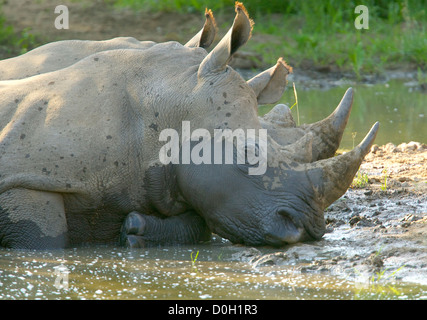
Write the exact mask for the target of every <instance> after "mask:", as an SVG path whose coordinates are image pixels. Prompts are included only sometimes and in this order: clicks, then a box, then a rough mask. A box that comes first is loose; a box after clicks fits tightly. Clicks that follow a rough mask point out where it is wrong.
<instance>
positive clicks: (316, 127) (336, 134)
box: [301, 88, 353, 160]
mask: <svg viewBox="0 0 427 320" xmlns="http://www.w3.org/2000/svg"><path fill="white" fill-rule="evenodd" d="M352 105H353V88H348V89H347V91H346V92H345V94H344V96H343V98H342V99H341V101H340V103H339V104H338V106H337V107H336V109H335V110H334V112H332V113H331V114H330V115H329V116H328V117H327V118H326V119H323V120H321V121H318V122H315V123H312V124H309V125H302V126H301V128H303V129H304V130H306V131H311V132H313V133H314V134H315V136H316V137H317V139H315V142H314V145H315V146H316V149H313V153H314V154H313V158H314V159H319V160H320V159H327V158H330V157H332V156H334V154H335V152H336V151H337V149H338V147H339V145H340V142H341V138H342V135H343V133H344V129H345V127H346V125H347V122H348V119H349V117H350V112H351V107H352Z"/></svg>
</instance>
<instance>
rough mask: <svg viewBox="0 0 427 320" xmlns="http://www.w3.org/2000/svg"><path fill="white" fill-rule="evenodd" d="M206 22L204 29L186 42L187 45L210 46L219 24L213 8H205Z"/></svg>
mask: <svg viewBox="0 0 427 320" xmlns="http://www.w3.org/2000/svg"><path fill="white" fill-rule="evenodd" d="M205 17H206V20H205V24H204V25H203V28H202V30H200V31H199V32H198V33H197V34H196V35H195V36H194V37H193V38H191V39H190V40H189V41H188V42H187V43H186V44H185V46H186V47H193V48H195V47H201V48H205V49H207V48H209V46H210V45H211V44H212V42H213V41H214V40H215V36H216V31H217V26H216V22H215V18H214V16H213V13H212V10H208V9H207V8H206V10H205Z"/></svg>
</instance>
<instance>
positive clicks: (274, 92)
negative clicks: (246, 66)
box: [248, 58, 292, 104]
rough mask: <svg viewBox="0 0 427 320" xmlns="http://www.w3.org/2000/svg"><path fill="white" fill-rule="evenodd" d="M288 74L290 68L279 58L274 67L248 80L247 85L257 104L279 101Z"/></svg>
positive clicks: (290, 71) (290, 70)
mask: <svg viewBox="0 0 427 320" xmlns="http://www.w3.org/2000/svg"><path fill="white" fill-rule="evenodd" d="M289 73H292V67H290V66H289V65H287V64H286V62H285V61H284V60H283V59H282V58H280V59H279V60H277V63H276V65H275V66H274V67H271V68H270V69H267V70H265V71H264V72H261V73H260V74H258V75H256V76H255V77H253V78H252V79H250V80H248V84H249V85H250V86H251V87H252V89H253V90H254V91H255V94H256V96H257V99H258V104H267V103H276V102H277V101H279V100H280V98H281V97H282V95H283V92H284V91H285V88H286V85H287V83H288V80H287V79H286V78H287V76H288V74H289Z"/></svg>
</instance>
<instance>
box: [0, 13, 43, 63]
mask: <svg viewBox="0 0 427 320" xmlns="http://www.w3.org/2000/svg"><path fill="white" fill-rule="evenodd" d="M0 10H1V7H0ZM37 45H38V44H37V41H36V39H35V37H34V35H33V34H31V33H30V32H29V30H27V29H26V30H23V31H22V32H21V33H19V34H17V33H16V32H15V31H14V29H13V27H12V26H10V25H7V24H6V22H5V19H4V17H3V16H2V15H1V14H0V56H14V55H18V54H22V53H25V52H27V51H28V50H31V49H33V48H34V47H36V46H37Z"/></svg>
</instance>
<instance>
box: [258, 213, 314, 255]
mask: <svg viewBox="0 0 427 320" xmlns="http://www.w3.org/2000/svg"><path fill="white" fill-rule="evenodd" d="M276 217H277V219H275V221H274V222H273V223H272V225H271V227H270V230H269V231H268V232H267V233H266V235H265V242H266V243H267V244H268V245H270V246H274V247H281V246H284V245H287V244H292V243H297V242H301V241H304V240H307V239H309V238H310V237H309V236H308V234H307V232H306V230H305V229H304V227H303V226H302V225H300V223H298V222H295V221H294V219H293V218H292V215H290V214H289V212H288V211H286V210H278V211H277V213H276Z"/></svg>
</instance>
